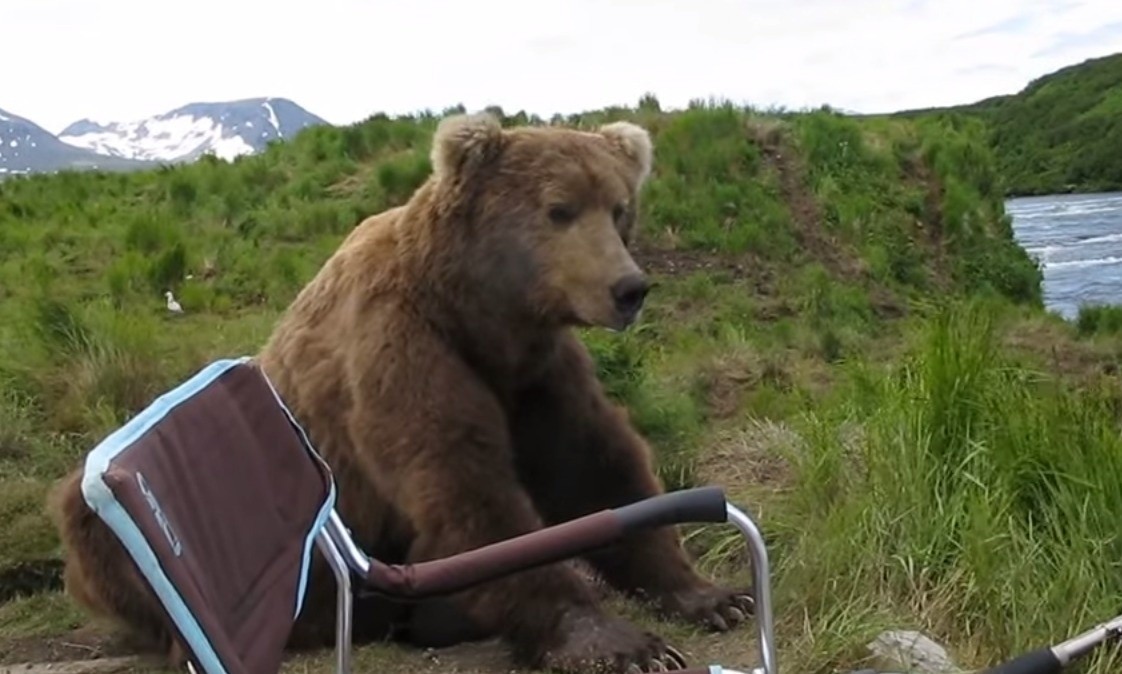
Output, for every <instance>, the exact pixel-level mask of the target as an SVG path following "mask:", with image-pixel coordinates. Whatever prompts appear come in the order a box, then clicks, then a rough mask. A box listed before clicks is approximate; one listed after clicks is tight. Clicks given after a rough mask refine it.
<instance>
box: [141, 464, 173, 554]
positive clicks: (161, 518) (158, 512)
mask: <svg viewBox="0 0 1122 674" xmlns="http://www.w3.org/2000/svg"><path fill="white" fill-rule="evenodd" d="M136 483H137V485H139V486H140V491H141V492H143V493H144V500H146V501H147V502H148V507H149V508H151V509H152V514H153V515H155V516H156V521H157V522H159V523H160V529H162V530H163V532H164V536H165V537H166V538H167V539H168V544H170V545H171V549H172V552H174V553H175V556H176V557H178V556H179V554H180V552H181V551H182V550H183V545H182V544H181V543H180V542H179V537H178V536H176V535H175V532H174V531H172V529H171V522H169V521H168V518H167V515H165V514H164V511H163V509H161V508H160V504H159V502H158V501H156V495H155V494H153V493H152V490H151V489H149V488H148V482H147V481H146V480H145V479H144V476H143V475H142V474H141V473H140V472H139V471H137V473H136Z"/></svg>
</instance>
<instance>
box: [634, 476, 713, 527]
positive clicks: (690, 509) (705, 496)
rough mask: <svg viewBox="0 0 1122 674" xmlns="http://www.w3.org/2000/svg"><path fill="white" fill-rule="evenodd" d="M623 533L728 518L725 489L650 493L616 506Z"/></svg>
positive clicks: (711, 488) (708, 488)
mask: <svg viewBox="0 0 1122 674" xmlns="http://www.w3.org/2000/svg"><path fill="white" fill-rule="evenodd" d="M613 512H615V514H616V517H618V518H619V520H620V524H621V525H622V526H623V530H624V532H625V533H627V532H631V531H635V530H637V529H645V528H647V527H660V526H665V525H667V524H685V523H693V522H725V521H727V520H728V511H727V510H726V502H725V492H724V490H723V489H721V488H720V487H696V488H694V489H682V490H680V491H672V492H669V493H666V494H659V495H658V496H652V497H650V498H647V499H644V500H642V501H639V502H637V503H631V504H629V505H625V506H621V507H619V508H615V509H614V511H613Z"/></svg>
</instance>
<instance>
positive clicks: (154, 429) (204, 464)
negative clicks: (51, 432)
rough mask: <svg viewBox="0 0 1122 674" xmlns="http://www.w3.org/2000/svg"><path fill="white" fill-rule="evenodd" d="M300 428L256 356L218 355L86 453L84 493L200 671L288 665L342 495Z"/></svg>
mask: <svg viewBox="0 0 1122 674" xmlns="http://www.w3.org/2000/svg"><path fill="white" fill-rule="evenodd" d="M294 423H295V422H294V420H293V419H292V418H291V416H290V415H289V414H288V411H287V410H286V409H285V408H283V406H282V403H281V402H280V400H279V398H278V397H277V396H276V394H275V392H274V391H273V389H272V387H271V386H270V384H269V382H268V381H267V380H266V379H265V377H264V376H263V375H262V373H261V371H260V370H258V369H257V367H256V366H255V365H254V364H253V363H252V362H251V361H249V360H247V359H238V360H227V361H216V362H215V363H212V364H211V365H210V366H208V367H207V368H204V369H203V370H201V371H200V372H199V373H197V374H196V375H195V376H194V377H192V378H191V379H189V380H188V381H186V382H184V383H183V384H182V385H180V386H179V387H177V388H176V389H174V390H172V391H169V392H168V393H167V394H165V395H164V396H162V397H161V398H160V399H158V400H156V401H155V402H153V403H152V405H150V406H149V408H148V409H146V410H145V411H143V412H141V413H140V414H138V415H137V416H136V417H135V418H133V419H132V420H131V421H130V422H129V423H127V424H125V425H124V426H122V427H121V428H120V429H119V430H118V431H116V432H115V433H114V434H113V435H111V436H109V437H108V438H106V440H105V441H104V442H102V443H101V444H100V445H99V446H98V447H97V448H95V450H94V451H93V452H91V454H90V457H89V459H88V461H87V465H86V476H85V480H84V484H83V490H84V492H85V495H86V499H87V501H88V502H89V503H90V504H91V507H93V508H94V509H95V510H96V511H97V512H98V513H99V514H100V515H101V517H102V518H103V519H105V520H106V522H107V523H108V524H109V525H110V526H111V527H112V528H113V529H114V531H115V532H116V533H117V535H118V536H119V537H120V538H121V540H122V541H123V542H124V543H125V545H126V547H127V548H129V551H130V554H132V556H133V558H134V559H135V560H136V561H137V563H138V564H139V566H140V567H141V570H142V572H144V574H145V575H146V577H148V580H149V583H150V584H152V585H153V587H154V588H155V589H156V591H157V594H158V595H159V596H160V599H161V601H162V602H163V604H164V607H165V609H167V610H168V612H169V614H170V615H171V616H172V618H173V620H174V621H175V623H176V625H177V628H178V631H179V633H180V634H181V635H182V637H183V638H184V640H185V641H186V645H187V646H188V647H189V649H190V651H191V653H192V656H193V657H192V661H193V662H194V664H195V666H196V669H198V670H201V671H205V672H208V673H213V674H219V673H220V672H229V673H230V674H234V673H238V674H242V673H244V674H266V673H268V674H272V673H275V672H276V671H278V669H279V667H280V663H281V659H282V656H283V650H284V645H285V642H286V641H287V639H288V636H289V634H290V631H291V628H292V622H293V620H294V618H295V616H296V614H297V612H298V603H299V601H300V598H301V597H302V589H303V587H304V583H305V582H306V579H307V568H308V565H309V564H310V556H311V555H312V554H315V552H314V550H313V548H314V546H313V536H314V535H315V533H316V532H317V531H318V530H319V529H320V527H321V526H322V523H323V521H324V519H325V518H326V517H327V515H328V513H329V512H330V509H331V508H332V507H333V506H334V495H335V492H334V485H333V483H332V481H331V475H330V472H329V471H328V469H327V467H326V465H325V464H324V463H323V462H322V460H321V459H320V458H319V457H318V456H317V455H315V454H313V453H312V452H311V451H309V448H308V446H307V445H305V443H304V436H303V435H302V431H301V430H300V429H299V428H298V426H296V425H294ZM141 539H143V540H141ZM172 588H174V589H172Z"/></svg>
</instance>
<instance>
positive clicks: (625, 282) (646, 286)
mask: <svg viewBox="0 0 1122 674" xmlns="http://www.w3.org/2000/svg"><path fill="white" fill-rule="evenodd" d="M650 289H651V284H650V283H649V282H648V281H647V278H646V277H645V276H643V275H642V274H630V275H628V276H624V277H623V278H621V279H620V280H618V281H616V282H615V283H613V284H612V299H613V300H614V301H615V303H616V311H618V312H619V313H621V314H624V315H626V316H632V315H634V314H636V313H638V312H639V309H640V308H641V307H642V306H643V300H644V299H646V297H647V293H648V292H649V291H650Z"/></svg>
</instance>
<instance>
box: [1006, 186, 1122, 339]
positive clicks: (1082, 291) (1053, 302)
mask: <svg viewBox="0 0 1122 674" xmlns="http://www.w3.org/2000/svg"><path fill="white" fill-rule="evenodd" d="M1005 210H1006V212H1007V213H1009V215H1010V216H1012V218H1013V231H1014V236H1015V237H1016V239H1017V241H1018V242H1020V244H1021V246H1022V247H1024V249H1025V250H1026V251H1028V253H1029V255H1031V256H1033V257H1035V258H1037V259H1038V260H1040V262H1041V263H1042V264H1043V266H1044V304H1045V306H1047V308H1048V309H1049V310H1051V311H1055V312H1056V313H1059V314H1061V315H1062V316H1064V317H1065V318H1075V316H1076V315H1078V313H1079V305H1080V304H1122V192H1110V193H1104V194H1078V195H1076V194H1063V195H1049V196H1041V197H1021V198H1017V199H1010V200H1009V201H1007V202H1006V204H1005Z"/></svg>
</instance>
